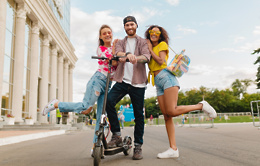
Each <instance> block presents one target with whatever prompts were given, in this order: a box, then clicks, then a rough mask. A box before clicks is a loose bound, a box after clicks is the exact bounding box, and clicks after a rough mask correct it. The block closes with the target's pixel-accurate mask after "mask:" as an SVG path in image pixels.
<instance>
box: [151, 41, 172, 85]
mask: <svg viewBox="0 0 260 166" xmlns="http://www.w3.org/2000/svg"><path fill="white" fill-rule="evenodd" d="M160 51H166V57H165V61H164V63H163V64H162V65H159V64H158V63H157V62H156V61H155V60H154V59H153V58H151V60H150V62H149V63H148V67H149V69H150V71H149V74H148V82H149V83H150V75H152V85H153V86H154V71H157V70H162V69H164V68H166V67H167V60H168V58H169V49H168V44H167V43H165V42H164V41H162V42H160V43H159V44H158V45H157V46H155V47H153V52H154V53H155V54H156V55H157V56H159V52H160Z"/></svg>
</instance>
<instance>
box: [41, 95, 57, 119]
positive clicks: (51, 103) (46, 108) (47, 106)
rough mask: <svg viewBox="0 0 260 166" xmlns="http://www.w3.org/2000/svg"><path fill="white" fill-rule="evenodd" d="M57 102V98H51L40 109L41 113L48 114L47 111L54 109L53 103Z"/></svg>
mask: <svg viewBox="0 0 260 166" xmlns="http://www.w3.org/2000/svg"><path fill="white" fill-rule="evenodd" d="M57 102H58V100H57V99H53V100H52V101H50V102H49V103H48V104H47V105H46V106H45V107H44V109H43V110H42V115H43V116H45V115H46V114H48V112H50V111H53V110H55V109H56V108H55V107H54V104H55V103H57Z"/></svg>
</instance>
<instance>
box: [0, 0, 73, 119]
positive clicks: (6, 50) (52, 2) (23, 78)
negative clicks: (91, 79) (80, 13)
mask: <svg viewBox="0 0 260 166" xmlns="http://www.w3.org/2000/svg"><path fill="white" fill-rule="evenodd" d="M74 52H75V49H74V47H73V45H72V44H71V42H70V0H0V94H1V97H2V100H0V108H1V116H2V117H6V116H7V114H12V115H13V116H14V118H15V122H16V123H22V122H24V118H26V117H31V118H32V119H33V120H34V123H55V122H56V116H55V114H56V112H55V111H52V112H51V115H50V116H49V118H48V116H42V115H41V110H42V109H43V108H44V106H45V105H46V104H47V103H48V102H49V101H50V100H51V99H54V98H57V99H59V101H65V102H71V101H72V96H73V94H72V86H73V81H72V77H73V69H74V67H75V63H76V61H77V57H76V55H75V53H74ZM0 121H1V119H0Z"/></svg>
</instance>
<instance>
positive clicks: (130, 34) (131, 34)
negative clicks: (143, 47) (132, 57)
mask: <svg viewBox="0 0 260 166" xmlns="http://www.w3.org/2000/svg"><path fill="white" fill-rule="evenodd" d="M131 30H132V31H133V32H130V33H129V32H128V31H130V30H128V31H126V34H127V35H128V36H134V35H135V34H136V29H131Z"/></svg>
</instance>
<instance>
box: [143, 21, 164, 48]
mask: <svg viewBox="0 0 260 166" xmlns="http://www.w3.org/2000/svg"><path fill="white" fill-rule="evenodd" d="M153 28H158V29H159V30H160V31H161V34H160V38H159V41H158V42H159V43H160V42H162V41H164V42H165V43H167V44H168V42H169V36H168V33H167V31H166V30H165V29H164V28H163V27H160V26H158V25H151V26H150V27H149V28H148V29H147V30H146V31H145V33H144V36H145V38H146V39H149V40H150V41H151V38H150V34H149V31H150V30H152V29H153Z"/></svg>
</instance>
